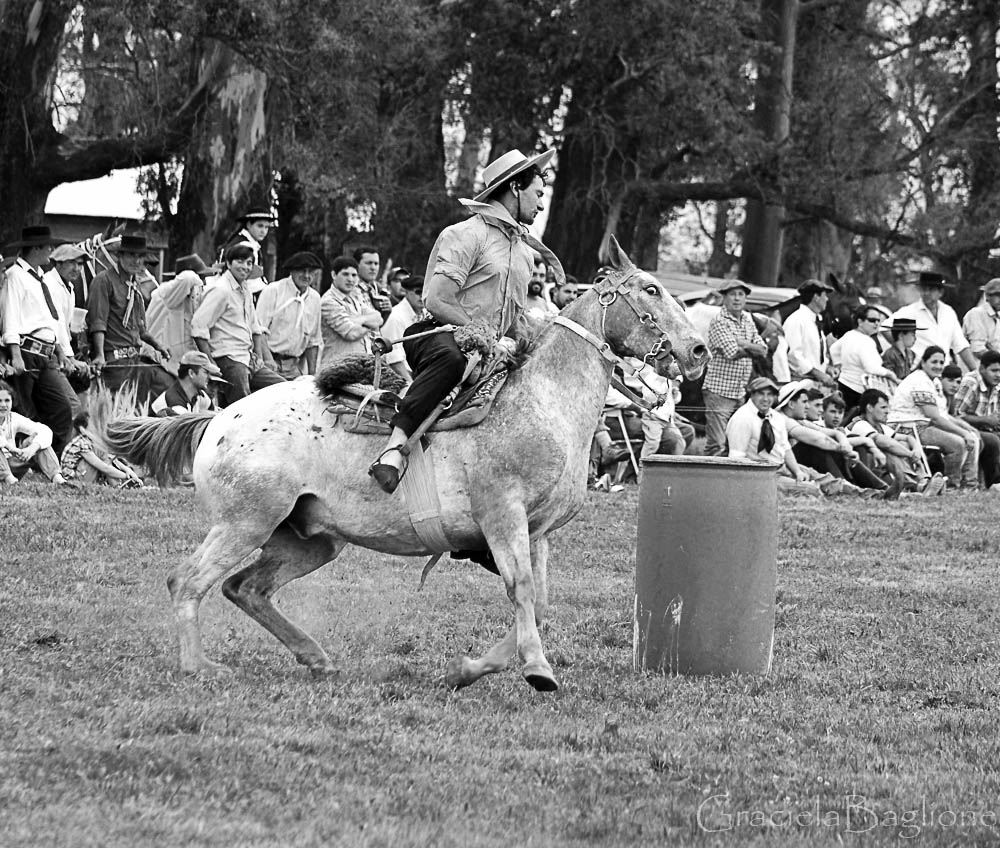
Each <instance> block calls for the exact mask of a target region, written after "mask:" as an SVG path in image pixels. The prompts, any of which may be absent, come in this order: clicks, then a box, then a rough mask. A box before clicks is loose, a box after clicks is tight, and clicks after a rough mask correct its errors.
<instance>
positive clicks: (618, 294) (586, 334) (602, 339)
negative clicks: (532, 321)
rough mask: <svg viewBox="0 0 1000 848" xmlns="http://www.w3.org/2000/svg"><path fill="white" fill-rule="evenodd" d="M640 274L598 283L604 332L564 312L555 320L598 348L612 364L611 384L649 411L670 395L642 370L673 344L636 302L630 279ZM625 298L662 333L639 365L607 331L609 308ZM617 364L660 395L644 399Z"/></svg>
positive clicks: (646, 321)
mask: <svg viewBox="0 0 1000 848" xmlns="http://www.w3.org/2000/svg"><path fill="white" fill-rule="evenodd" d="M638 273H639V270H638V269H635V270H634V271H632V272H631V273H628V274H626V275H625V276H623V277H622V278H621V280H619V281H618V282H617V283H615V282H614V281H613V280H612V279H611V277H610V275H609V276H606V277H601V278H600V279H598V280H597V281H596V282H595V283H594V290H595V291H596V292H597V302H598V303H599V304H600V305H601V335H600V336H597V335H595V334H594V333H592V332H590V330H588V329H587V328H586V327H583V326H581V325H580V324H577V323H576V321H573V320H571V319H569V318H566V317H565V316H563V315H557V316H556V317H555V319H554V323H556V324H558V325H559V326H560V327H565V328H566V329H567V330H571V331H572V332H574V333H576V334H577V335H578V336H580V338H582V339H584V340H585V341H586V342H588V343H589V344H590V345H591V346H592V347H594V348H596V349H597V352H598V353H599V354H601V356H602V357H603V358H604V360H605V361H606V362H608V363H609V364H610V366H611V369H612V371H611V383H612V385H613V386H614V387H615V388H616V389H617V390H618V391H619V392H621V393H622V394H623V395H625V397H627V398H628V399H629V400H630V401H632V403H634V404H636V405H637V406H640V407H642V408H643V409H645V410H646V411H647V412H649V411H651V410H653V409H655V408H656V407H658V406H660V405H662V404H663V402H664V401H665V400H666V399H667V396H666V395H663V394H660V393H659V392H657V391H656V390H655V389H654V388H653V387H652V386H650V385H649V384H648V383H647V382H646V381H645V380H644V379H643V377H642V373H641V371H642V369H643V368H645V366H646V365H649V364H651V363H652V362H654V361H655V360H658V359H662V358H663V357H664V356H666V355H667V354H669V353H670V351H671V349H672V347H673V345H672V344H671V343H670V338H669V336H668V335H667V333H666V331H664V329H663V327H661V326H660V325H659V324H658V323H657V321H656V318H655V316H654V315H653V314H652V313H651V312H649V311H644V310H643V309H642V308H641V307H640V305H639V304H638V303H637V302H636V299H635V297H633V295H632V292H631V290H630V289H629V286H628V282H629V280H631V279H632V278H633V277H634V276H636V274H638ZM619 299H621V300H622V302H624V303H625V305H626V306H628V307H629V309H631V310H632V311H633V312H634V313H635V315H636V317H637V318H638V319H639V323H640V324H647V325H649V326H650V327H652V328H653V329H654V330H655V331H657V332H658V333H659V338H657V340H656V341H655V342H653V345H652V347H650V349H649V351H647V353H646V355H645V356H643V357H642V365H641V366H640V367H639V368H636V367H635V366H633V365H632V364H631V363H629V362H627V361H626V360H625V359H623V358H622V357H621V356H619V355H618V354H617V353H615V351H614V350H612V349H611V344H610V342H608V339H607V332H606V330H605V322H606V321H607V317H608V309H609V308H610V307H611V306H612V304H614V303H615V301H617V300H619ZM615 366H617V367H619V368H621V369H622V371H623V372H624V373H625V374H626V375H627V376H630V377H635V378H636V379H637V380H639V382H640V383H642V384H643V385H644V386H645V387H646V388H647V389H649V391H650V392H651V393H652V394H653V395H654V396H655V397H656V401H655V402H654V403H650V402H649V401H647V400H644V399H643V398H642V396H640V395H637V394H636V393H635V392H634V391H633V390H632V389H630V388H629V387H628V386H626V385H625V383H624V381H622V380H620V379H619V378H618V377H617V376H616V375H615V372H614V368H615Z"/></svg>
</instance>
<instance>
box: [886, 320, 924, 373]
mask: <svg viewBox="0 0 1000 848" xmlns="http://www.w3.org/2000/svg"><path fill="white" fill-rule="evenodd" d="M918 329H922V328H918V327H917V322H916V321H914V320H913V319H912V318H894V319H893V320H892V321H891V322H890V323H888V324H883V325H882V333H883V334H885V333H888V334H889V337H890V339H891V344H890V345H889V347H887V348H886V350H885V352H884V353H883V354H882V364H883V365H884V366H885V367H886V368H888V369H889V370H890V371H892V373H893V374H895V375H896V376H897V377H898V378H899V379H900V380H902V379H904V378H905V377H906V376H907V375H908V374H909V373H910V372H911V371H912V370H913V369H914V367H916V364H917V357H916V355H915V354H914V353H913V346H914V345H915V344H916V343H917V330H918Z"/></svg>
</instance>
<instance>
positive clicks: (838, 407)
mask: <svg viewBox="0 0 1000 848" xmlns="http://www.w3.org/2000/svg"><path fill="white" fill-rule="evenodd" d="M846 407H847V405H846V404H845V402H844V398H843V397H842V396H841V395H840V393H839V392H834V393H833V394H832V395H828V396H827V397H826V398H824V400H823V426H824V427H826V428H827V429H828V430H834V431H836V432H838V433H843V434H844V436H846V437H847V443H848V444H849V445H850V446H851V447H852V448H853V449H854V450H855V451H856V452H857V454H858V458H859V459H860V461H861V465H862V466H863V467H865V468H867V469H868V470H870V471H871V472H872V473H873V474H874V475H875V476H876V477H878V478H879V479H880V480H882V482H884V483H887V484H888V485H889V488H888V489H886V490H885V494H884V495H883V497H884V498H885V499H886V500H895V499H896V498H898V497H899V493H900V492H901V491H902V488H901V487H897V486H896V485H895V483H894V481H893V480H892V479H891V478H888V474H887V473H886V472H887V467H888V458H887V457H886V455H885V453H884V452H883V451H882V449H881V448H880V447H879V446H878V445H877V444H876V443H875V441H874V440H873V439H872V438H870V437H869V436H862V435H860V434H858V433H855V432H853V431H848V430H846V429H845V428H844V426H843V424H844V413H845V410H846ZM887 478H888V479H887Z"/></svg>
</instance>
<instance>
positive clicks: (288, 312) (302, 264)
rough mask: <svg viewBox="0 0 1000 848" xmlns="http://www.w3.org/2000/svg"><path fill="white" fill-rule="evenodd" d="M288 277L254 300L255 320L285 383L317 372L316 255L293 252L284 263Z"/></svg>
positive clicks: (318, 269)
mask: <svg viewBox="0 0 1000 848" xmlns="http://www.w3.org/2000/svg"><path fill="white" fill-rule="evenodd" d="M285 270H286V271H287V272H288V276H287V277H283V278H282V279H280V280H277V281H275V282H273V283H271V284H270V285H269V286H267V288H265V289H264V291H262V292H261V293H260V297H259V298H258V299H257V320H258V321H260V323H261V325H262V326H263V327H264V328H265V329H266V330H267V339H266V343H267V347H268V350H270V351H271V356H273V357H274V363H275V367H276V369H277V371H278V373H279V374H281V376H282V377H284V378H285V379H286V380H294V379H295V378H296V377H301V376H302V375H303V374H315V373H316V360H317V357H318V355H319V343H320V341H321V339H322V337H323V336H322V332H321V330H320V298H319V291H318V290H317V288H316V286H317V284H318V283H319V275H320V272H321V271H322V270H323V263H322V262H320V259H319V257H318V256H317V255H316V254H315V253H309V252H308V251H303V252H301V253H295V254H293V255H292V256H290V257H289V258H288V261H287V262H285Z"/></svg>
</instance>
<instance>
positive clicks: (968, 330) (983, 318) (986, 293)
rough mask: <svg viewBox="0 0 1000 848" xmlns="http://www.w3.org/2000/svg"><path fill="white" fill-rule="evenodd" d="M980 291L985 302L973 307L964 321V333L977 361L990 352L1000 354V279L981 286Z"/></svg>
mask: <svg viewBox="0 0 1000 848" xmlns="http://www.w3.org/2000/svg"><path fill="white" fill-rule="evenodd" d="M980 291H981V292H982V293H983V297H984V298H985V302H984V303H981V304H979V305H978V306H973V307H972V309H970V310H969V311H968V312H966V313H965V318H963V319H962V332H963V333H964V334H965V338H966V339H968V341H969V347H970V348H971V349H972V355H973V356H974V357H976V359H981V358H982V356H983V354H984V353H986V351H988V350H993V351H998V352H1000V277H995V278H993V279H992V280H990V281H989V282H988V283H987V284H986V285H985V286H981V287H980Z"/></svg>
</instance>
